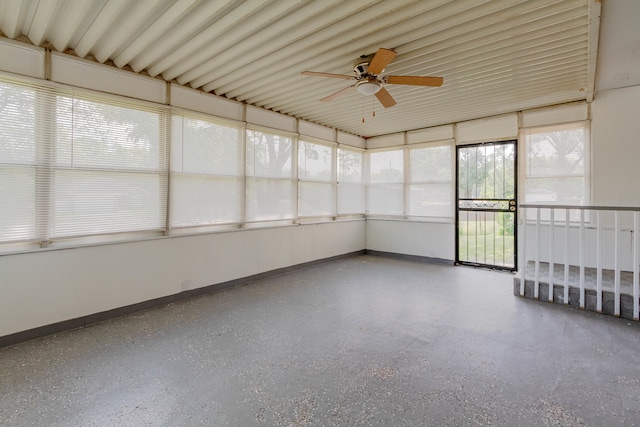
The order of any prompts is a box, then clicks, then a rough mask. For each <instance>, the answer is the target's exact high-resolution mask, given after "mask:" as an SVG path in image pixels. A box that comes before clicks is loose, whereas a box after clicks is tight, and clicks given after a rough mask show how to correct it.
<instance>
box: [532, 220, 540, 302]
mask: <svg viewBox="0 0 640 427" xmlns="http://www.w3.org/2000/svg"><path fill="white" fill-rule="evenodd" d="M535 267H536V268H535V277H534V283H533V298H535V299H538V295H539V291H540V289H539V288H540V208H536V260H535Z"/></svg>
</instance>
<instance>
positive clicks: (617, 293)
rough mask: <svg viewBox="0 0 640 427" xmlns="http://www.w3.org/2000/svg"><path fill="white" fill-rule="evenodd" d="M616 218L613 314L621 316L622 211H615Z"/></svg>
mask: <svg viewBox="0 0 640 427" xmlns="http://www.w3.org/2000/svg"><path fill="white" fill-rule="evenodd" d="M615 216H616V220H615V228H616V229H615V237H614V239H613V240H614V245H615V247H614V249H613V254H614V265H615V269H616V272H615V278H614V293H615V300H614V308H613V315H614V316H616V317H619V316H620V211H616V212H615Z"/></svg>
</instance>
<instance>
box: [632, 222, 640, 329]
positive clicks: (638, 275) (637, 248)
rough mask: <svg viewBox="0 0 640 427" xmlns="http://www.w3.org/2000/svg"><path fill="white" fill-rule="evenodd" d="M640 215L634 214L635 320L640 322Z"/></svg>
mask: <svg viewBox="0 0 640 427" xmlns="http://www.w3.org/2000/svg"><path fill="white" fill-rule="evenodd" d="M638 232H640V214H639V213H638V212H637V211H636V212H634V213H633V320H640V313H639V312H640V303H639V302H638V300H639V299H640V281H639V279H640V271H639V270H640V265H639V264H640V253H639V252H640V243H639V242H640V239H639V238H638Z"/></svg>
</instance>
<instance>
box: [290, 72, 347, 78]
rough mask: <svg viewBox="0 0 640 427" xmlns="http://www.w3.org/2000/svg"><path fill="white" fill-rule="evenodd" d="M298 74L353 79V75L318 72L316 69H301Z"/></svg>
mask: <svg viewBox="0 0 640 427" xmlns="http://www.w3.org/2000/svg"><path fill="white" fill-rule="evenodd" d="M300 74H302V75H303V76H317V77H332V78H334V79H347V80H351V79H355V77H354V76H347V75H344V74H333V73H319V72H317V71H303V72H302V73H300Z"/></svg>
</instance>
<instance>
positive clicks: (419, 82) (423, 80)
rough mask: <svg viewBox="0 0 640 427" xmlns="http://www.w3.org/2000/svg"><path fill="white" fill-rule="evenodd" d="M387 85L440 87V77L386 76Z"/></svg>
mask: <svg viewBox="0 0 640 427" xmlns="http://www.w3.org/2000/svg"><path fill="white" fill-rule="evenodd" d="M385 81H386V82H387V83H391V84H394V85H413V86H435V87H438V86H442V81H443V79H442V77H420V76H387V77H385Z"/></svg>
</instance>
